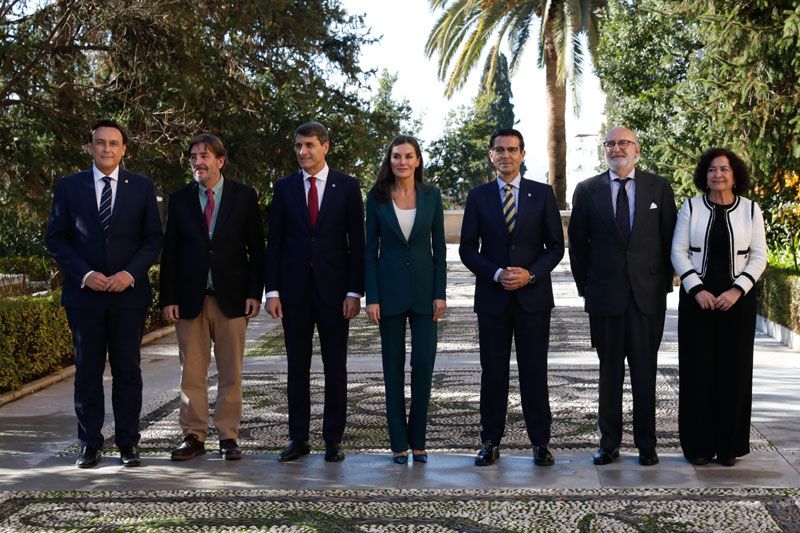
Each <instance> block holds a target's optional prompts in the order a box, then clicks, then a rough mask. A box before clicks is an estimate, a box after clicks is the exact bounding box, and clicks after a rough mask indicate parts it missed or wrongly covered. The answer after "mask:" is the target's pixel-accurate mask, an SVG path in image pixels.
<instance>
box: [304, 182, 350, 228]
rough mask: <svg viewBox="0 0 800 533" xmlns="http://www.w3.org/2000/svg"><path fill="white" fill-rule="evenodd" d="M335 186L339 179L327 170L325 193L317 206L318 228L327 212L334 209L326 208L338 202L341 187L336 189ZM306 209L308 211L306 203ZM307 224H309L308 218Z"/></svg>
mask: <svg viewBox="0 0 800 533" xmlns="http://www.w3.org/2000/svg"><path fill="white" fill-rule="evenodd" d="M337 185H339V177H338V176H337V175H336V173H335V172H333V171H332V170H328V179H327V182H326V183H325V192H324V193H323V194H322V203H321V204H320V206H319V213H318V214H317V225H318V226H319V225H320V224H321V223H322V221H323V217H325V216H327V213H328V211H331V210H332V209H334V208H328V206H329V205H334V204H337V203H338V202H339V194H340V193H339V189H341V185H339V186H338V187H337ZM303 191H304V192H305V187H303ZM306 209H308V203H306ZM309 223H311V219H310V218H309Z"/></svg>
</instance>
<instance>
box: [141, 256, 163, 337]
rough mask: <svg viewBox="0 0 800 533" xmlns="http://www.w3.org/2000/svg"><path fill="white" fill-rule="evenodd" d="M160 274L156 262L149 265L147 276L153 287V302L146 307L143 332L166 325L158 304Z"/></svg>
mask: <svg viewBox="0 0 800 533" xmlns="http://www.w3.org/2000/svg"><path fill="white" fill-rule="evenodd" d="M160 274H161V269H160V268H159V266H158V264H155V265H153V266H151V267H150V271H149V272H148V273H147V277H148V279H149V280H150V285H151V286H152V288H153V303H152V304H150V307H149V308H148V309H147V316H146V317H145V322H144V331H145V333H147V332H150V331H153V330H156V329H158V328H161V327H164V326H166V325H168V323H167V320H166V319H165V318H164V314H163V313H162V312H161V308H160V307H159V306H158V297H159V292H158V283H159V275H160Z"/></svg>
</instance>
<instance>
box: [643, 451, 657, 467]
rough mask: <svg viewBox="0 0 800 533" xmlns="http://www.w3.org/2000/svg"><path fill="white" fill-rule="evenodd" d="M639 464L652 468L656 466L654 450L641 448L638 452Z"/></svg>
mask: <svg viewBox="0 0 800 533" xmlns="http://www.w3.org/2000/svg"><path fill="white" fill-rule="evenodd" d="M639 464H640V465H642V466H653V465H657V464H658V454H657V453H656V449H655V448H641V449H640V450H639Z"/></svg>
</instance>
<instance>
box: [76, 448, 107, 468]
mask: <svg viewBox="0 0 800 533" xmlns="http://www.w3.org/2000/svg"><path fill="white" fill-rule="evenodd" d="M102 456H103V451H102V450H101V449H100V448H97V447H95V446H83V447H82V448H81V454H80V455H79V456H78V460H77V461H75V466H77V467H78V468H92V467H93V466H97V463H99V462H100V458H101V457H102Z"/></svg>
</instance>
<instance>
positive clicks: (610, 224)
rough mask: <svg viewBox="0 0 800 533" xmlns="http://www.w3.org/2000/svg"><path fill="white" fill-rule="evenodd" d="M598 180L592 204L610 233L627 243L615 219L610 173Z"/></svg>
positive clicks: (593, 191) (599, 177) (601, 175)
mask: <svg viewBox="0 0 800 533" xmlns="http://www.w3.org/2000/svg"><path fill="white" fill-rule="evenodd" d="M596 180H597V181H596V182H595V183H594V187H593V188H592V202H594V205H595V209H597V212H598V213H600V220H602V221H603V223H604V224H605V225H606V226H607V228H608V231H610V232H611V233H613V234H614V235H616V236H617V238H619V240H620V241H622V242H625V237H623V236H622V232H621V231H620V230H619V227H618V226H617V221H616V219H615V218H614V206H613V205H611V183H610V181H609V174H608V171H606V172H604V173H603V174H600V176H598V177H597V178H596Z"/></svg>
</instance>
